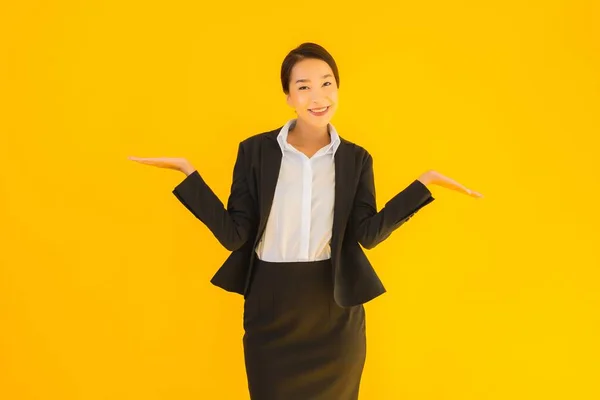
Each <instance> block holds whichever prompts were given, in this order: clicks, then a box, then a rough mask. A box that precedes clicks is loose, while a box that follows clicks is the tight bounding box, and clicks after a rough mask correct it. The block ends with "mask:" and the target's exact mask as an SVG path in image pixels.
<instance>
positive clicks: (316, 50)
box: [281, 42, 340, 94]
mask: <svg viewBox="0 0 600 400" xmlns="http://www.w3.org/2000/svg"><path fill="white" fill-rule="evenodd" d="M305 58H316V59H318V60H323V61H325V62H326V63H327V64H329V66H330V67H331V70H332V71H333V76H334V77H335V81H336V83H337V86H338V87H339V86H340V76H339V73H338V69H337V65H336V63H335V60H334V59H333V57H332V56H331V54H329V52H328V51H327V50H325V49H324V48H323V47H322V46H319V45H318V44H316V43H310V42H307V43H302V44H301V45H300V46H298V47H296V48H295V49H294V50H292V51H290V52H289V53H288V55H287V56H285V58H284V60H283V63H282V64H281V86H282V88H283V93H285V94H288V93H289V92H290V76H291V75H292V68H293V67H294V65H295V64H296V63H297V62H298V61H300V60H303V59H305Z"/></svg>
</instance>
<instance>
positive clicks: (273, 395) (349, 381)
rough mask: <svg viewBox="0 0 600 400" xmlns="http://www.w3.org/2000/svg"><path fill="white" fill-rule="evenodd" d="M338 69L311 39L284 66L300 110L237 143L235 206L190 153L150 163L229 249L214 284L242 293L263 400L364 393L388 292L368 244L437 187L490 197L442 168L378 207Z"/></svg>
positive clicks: (249, 351) (256, 391) (252, 379)
mask: <svg viewBox="0 0 600 400" xmlns="http://www.w3.org/2000/svg"><path fill="white" fill-rule="evenodd" d="M339 83H340V80H339V72H338V69H337V65H336V63H335V61H334V59H333V57H332V56H331V54H330V53H329V52H327V50H325V49H324V48H323V47H322V46H320V45H318V44H315V43H303V44H301V45H300V46H298V47H297V48H295V49H293V50H292V51H290V52H289V53H288V54H287V56H286V57H285V59H284V61H283V63H282V67H281V84H282V88H283V92H284V94H285V95H286V101H287V104H288V105H289V106H290V107H292V108H293V109H294V110H295V112H296V114H297V116H296V117H295V118H293V119H290V120H289V121H287V122H286V123H285V124H284V125H283V126H280V127H278V128H276V129H273V130H269V131H266V132H261V133H258V134H255V135H253V136H251V137H249V138H247V139H245V140H243V141H242V142H241V143H240V144H239V146H238V152H237V159H236V162H235V165H234V168H233V180H232V184H231V192H230V195H229V199H228V201H227V206H226V207H225V205H224V204H223V203H222V202H221V201H220V200H219V198H218V197H217V196H216V195H215V193H214V192H213V191H212V190H211V188H210V187H209V185H208V184H207V183H206V182H205V181H204V179H203V178H202V176H201V175H200V173H199V171H198V170H197V169H196V168H195V167H194V166H193V165H192V164H191V163H190V162H189V161H188V160H186V159H184V158H166V157H160V158H140V157H130V159H131V160H133V161H137V162H140V163H143V164H147V165H152V166H157V167H162V168H170V169H174V170H177V171H181V172H183V173H184V174H185V175H186V177H185V179H184V180H183V181H181V182H180V183H179V184H178V185H177V186H176V187H175V188H174V190H173V194H174V195H175V196H176V197H177V199H178V200H179V201H180V202H181V203H182V204H183V205H184V206H185V207H186V208H187V209H188V210H189V211H190V212H191V213H192V214H193V215H194V216H195V217H196V218H198V219H199V220H200V221H202V222H203V223H204V224H205V225H206V226H207V227H208V228H209V229H210V231H211V232H212V233H213V234H214V236H215V237H216V239H217V240H218V241H219V242H220V243H221V244H222V245H223V246H224V247H225V248H227V249H228V250H230V251H231V254H230V256H229V257H228V258H227V259H226V260H225V262H224V263H223V265H222V266H221V267H220V268H219V269H218V271H217V272H216V274H215V275H214V276H213V278H212V279H211V282H212V283H213V284H215V285H216V286H218V287H220V288H223V289H225V290H227V291H230V292H234V293H238V294H241V295H243V296H244V319H243V321H244V322H243V325H244V331H245V333H244V337H243V345H244V358H245V365H246V373H247V378H248V388H249V392H250V397H251V398H252V399H253V400H296V399H297V400H308V399H310V400H356V399H358V393H359V386H360V380H361V376H362V372H363V367H364V363H365V359H366V325H365V310H364V306H363V304H364V303H366V302H368V301H370V300H372V299H374V298H375V297H377V296H379V295H381V294H383V293H384V292H385V288H384V286H383V284H382V282H381V280H380V279H379V277H378V276H377V274H376V272H375V270H374V269H373V267H372V265H371V263H370V262H369V260H368V259H367V257H366V255H365V253H364V251H363V248H366V249H370V248H373V247H375V246H377V245H378V244H379V243H381V242H382V241H384V240H385V239H386V238H388V237H389V236H390V235H391V234H392V232H393V231H395V230H396V229H398V228H399V227H400V226H401V225H402V224H404V223H406V222H407V221H408V220H409V219H411V218H412V217H413V216H414V215H415V214H416V213H417V212H418V211H419V210H421V209H422V208H423V207H424V206H426V205H428V204H430V203H431V202H432V201H434V200H435V199H434V197H433V196H432V193H431V191H430V190H429V188H428V186H430V185H438V186H442V187H446V188H449V189H452V190H457V191H459V192H461V193H464V194H467V195H469V196H472V197H475V198H480V197H483V196H482V195H481V194H480V193H478V192H475V191H472V190H470V189H468V188H466V187H465V186H463V185H462V184H460V183H458V182H456V181H454V180H452V179H450V178H448V177H446V176H444V175H442V174H441V173H439V172H437V171H435V170H429V171H426V172H424V173H422V174H421V175H420V176H419V177H418V178H417V179H415V180H414V181H413V182H411V183H410V184H409V185H408V186H407V187H406V188H405V189H403V190H402V191H400V192H399V193H398V194H397V195H396V196H394V197H393V198H392V199H390V200H389V201H387V203H386V204H385V206H384V207H383V208H382V209H381V210H379V211H377V206H376V198H375V185H374V174H373V158H372V156H371V155H370V154H369V152H368V151H367V150H365V149H364V148H363V147H361V146H359V145H358V144H355V143H352V142H350V141H348V140H346V139H344V138H343V137H341V136H340V134H339V133H338V132H337V130H336V129H335V127H334V126H333V125H332V124H331V122H330V121H331V119H332V117H333V115H334V113H335V111H336V109H337V106H338V88H339Z"/></svg>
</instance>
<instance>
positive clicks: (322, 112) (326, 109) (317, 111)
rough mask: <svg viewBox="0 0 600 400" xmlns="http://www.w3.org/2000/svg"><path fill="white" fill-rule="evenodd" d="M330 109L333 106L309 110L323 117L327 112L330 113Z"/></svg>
mask: <svg viewBox="0 0 600 400" xmlns="http://www.w3.org/2000/svg"><path fill="white" fill-rule="evenodd" d="M330 107H331V106H326V107H321V108H309V109H308V111H310V112H311V113H312V114H316V115H323V114H325V113H326V112H327V111H329V108H330Z"/></svg>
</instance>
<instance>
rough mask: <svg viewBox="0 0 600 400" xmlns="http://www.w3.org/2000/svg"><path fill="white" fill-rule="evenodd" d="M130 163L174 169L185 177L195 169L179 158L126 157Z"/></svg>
mask: <svg viewBox="0 0 600 400" xmlns="http://www.w3.org/2000/svg"><path fill="white" fill-rule="evenodd" d="M127 158H129V159H130V160H132V161H137V162H139V163H141V164H146V165H152V166H154V167H159V168H168V169H174V170H176V171H181V172H183V173H184V174H186V175H190V174H191V173H192V172H194V171H195V170H196V169H195V168H194V166H193V165H192V164H191V163H190V162H189V161H188V160H186V159H185V158H180V157H133V156H129V157H127Z"/></svg>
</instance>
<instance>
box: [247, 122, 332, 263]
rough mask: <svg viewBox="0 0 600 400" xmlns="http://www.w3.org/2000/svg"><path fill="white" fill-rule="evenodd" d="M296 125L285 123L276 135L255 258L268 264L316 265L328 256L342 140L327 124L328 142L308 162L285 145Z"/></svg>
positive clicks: (300, 154) (293, 149) (296, 151)
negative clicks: (275, 170)
mask: <svg viewBox="0 0 600 400" xmlns="http://www.w3.org/2000/svg"><path fill="white" fill-rule="evenodd" d="M295 124H296V119H292V120H289V121H288V122H287V123H286V124H285V125H284V126H283V128H281V131H280V132H279V135H278V136H277V142H278V143H279V146H280V147H281V152H282V159H281V169H280V171H279V177H278V179H277V186H276V188H275V195H274V198H273V204H272V206H271V212H270V214H269V218H268V220H267V225H266V227H265V231H264V234H263V236H262V238H261V240H260V241H259V243H258V245H257V246H256V249H255V250H256V254H257V256H258V258H259V259H261V260H263V261H270V262H295V261H319V260H327V259H329V258H331V247H330V241H331V229H332V226H333V204H334V199H335V191H334V190H335V164H334V163H335V159H334V155H335V152H336V150H337V148H338V146H339V145H340V138H339V136H338V133H337V131H336V130H335V128H334V127H333V125H331V124H329V125H328V130H329V135H330V137H331V141H330V143H329V144H328V145H326V146H324V147H322V148H321V149H319V151H317V152H316V153H315V154H314V155H313V156H312V157H311V158H308V157H307V156H306V155H305V154H304V153H302V152H301V151H299V150H296V149H295V148H294V147H293V146H292V145H291V144H289V143H288V142H287V137H288V132H289V130H290V129H293V127H294V126H295Z"/></svg>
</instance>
